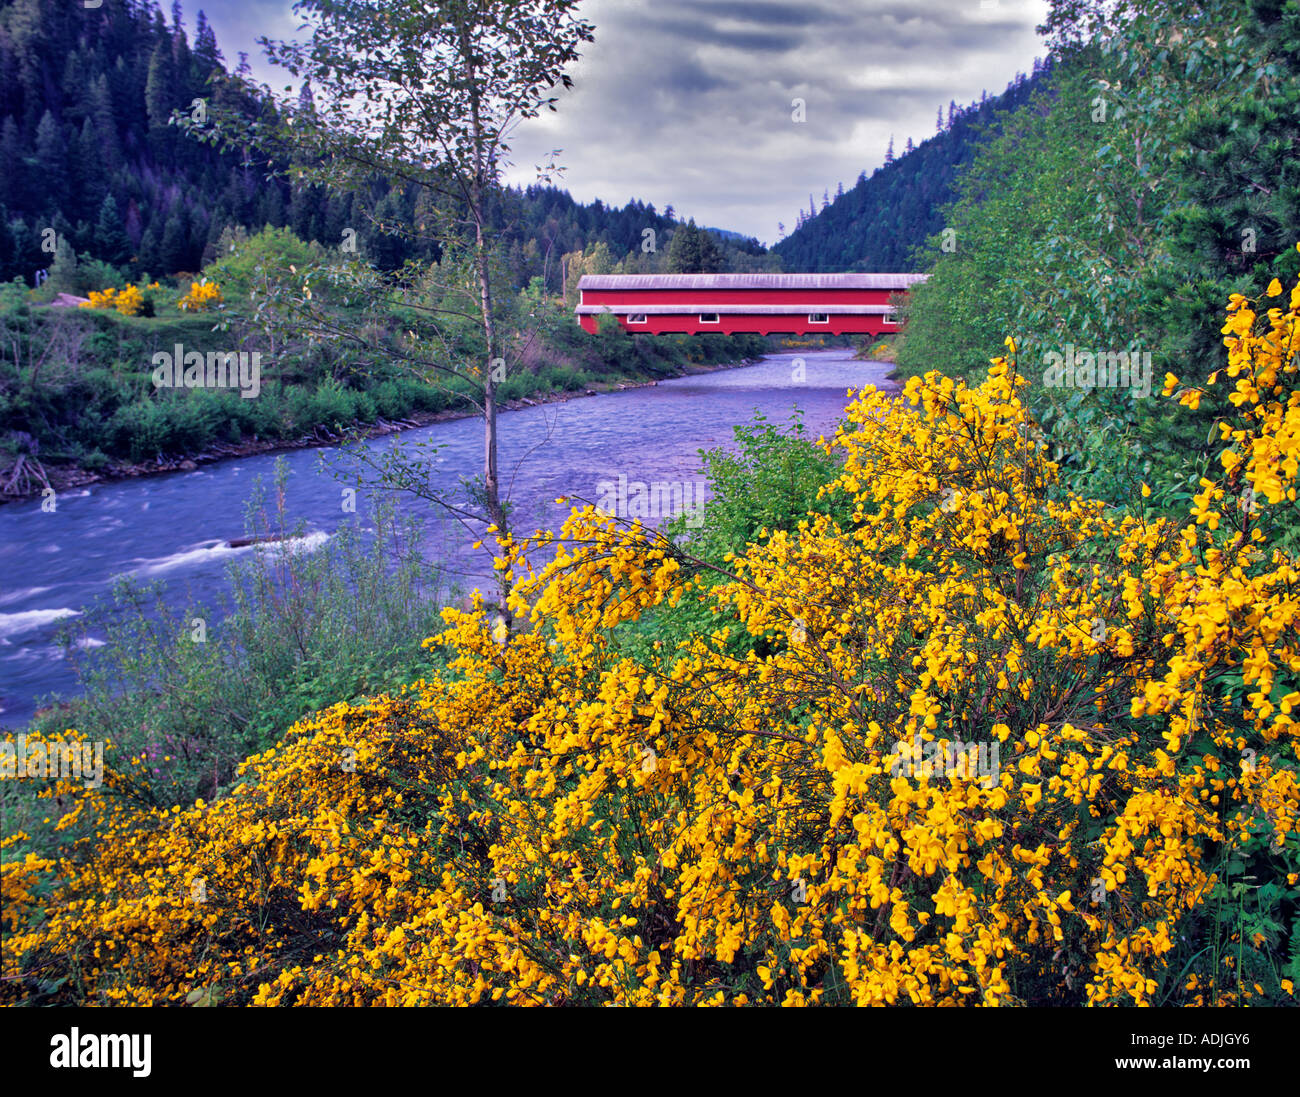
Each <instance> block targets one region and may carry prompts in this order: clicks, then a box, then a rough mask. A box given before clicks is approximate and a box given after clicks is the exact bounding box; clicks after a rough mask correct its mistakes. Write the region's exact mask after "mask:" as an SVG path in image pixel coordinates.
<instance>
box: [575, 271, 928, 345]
mask: <svg viewBox="0 0 1300 1097" xmlns="http://www.w3.org/2000/svg"><path fill="white" fill-rule="evenodd" d="M927 277H928V275H924V274H588V275H585V276H584V277H583V279H582V281H581V282H579V283H578V289H579V292H580V294H581V300H580V302H579V304H578V323H580V324H581V325H582V326H583V328H584V329H586V330H587V331H590V332H594V331H596V330H597V324H598V323H599V321H600V317H601V316H602V315H603V314H605V313H609V314H611V315H613V316H614V317H616V318H617V320H618V322H619V323H620V324H622V325H623V327H625V328H626V329H627V330H628V331H630V332H645V333H648V334H651V335H665V334H670V333H682V332H684V333H689V334H698V333H699V332H710V331H714V332H721V333H723V334H725V335H734V334H737V333H740V332H752V333H755V334H758V335H815V334H818V333H822V334H830V335H844V334H850V333H852V334H856V333H864V334H868V335H881V334H884V333H886V332H891V331H897V330H898V325H897V323H896V320H895V317H894V307H893V306H892V305H891V304H890V302H889V299H890V296H891V295H892V294H896V293H906V292H907V290H908V288H909V287H911V286H912V285H914V284H915V283H917V282H923V281H924V280H925V279H926V278H927Z"/></svg>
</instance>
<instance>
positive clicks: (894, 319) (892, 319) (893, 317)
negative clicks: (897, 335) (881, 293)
mask: <svg viewBox="0 0 1300 1097" xmlns="http://www.w3.org/2000/svg"><path fill="white" fill-rule="evenodd" d="M885 323H886V324H892V325H894V326H895V327H897V326H898V313H896V312H887V313H885Z"/></svg>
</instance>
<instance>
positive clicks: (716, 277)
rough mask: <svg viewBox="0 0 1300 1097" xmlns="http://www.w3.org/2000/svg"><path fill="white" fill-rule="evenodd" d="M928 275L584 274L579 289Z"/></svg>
mask: <svg viewBox="0 0 1300 1097" xmlns="http://www.w3.org/2000/svg"><path fill="white" fill-rule="evenodd" d="M929 277H930V276H929V275H928V274H584V275H583V276H582V279H581V280H580V281H579V282H578V288H579V289H580V290H629V289H906V288H907V287H908V286H911V285H914V284H915V283H917V282H924V281H925V280H926V279H927V278H929Z"/></svg>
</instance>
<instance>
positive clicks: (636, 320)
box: [627, 312, 646, 324]
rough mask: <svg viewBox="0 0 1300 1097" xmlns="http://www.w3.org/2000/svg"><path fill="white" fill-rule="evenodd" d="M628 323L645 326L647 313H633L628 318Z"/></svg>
mask: <svg viewBox="0 0 1300 1097" xmlns="http://www.w3.org/2000/svg"><path fill="white" fill-rule="evenodd" d="M627 322H628V323H629V324H644V323H645V322H646V320H645V313H644V312H634V313H632V314H631V315H629V316H628V318H627Z"/></svg>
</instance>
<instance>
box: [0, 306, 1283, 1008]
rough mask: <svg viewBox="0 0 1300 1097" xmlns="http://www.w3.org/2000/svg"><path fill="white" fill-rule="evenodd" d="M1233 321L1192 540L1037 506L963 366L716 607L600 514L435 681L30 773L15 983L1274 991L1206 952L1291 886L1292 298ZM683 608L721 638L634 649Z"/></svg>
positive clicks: (874, 410)
mask: <svg viewBox="0 0 1300 1097" xmlns="http://www.w3.org/2000/svg"><path fill="white" fill-rule="evenodd" d="M1225 334H1226V335H1227V338H1226V340H1225V342H1226V345H1227V348H1228V363H1229V364H1228V367H1227V371H1228V375H1229V377H1231V378H1235V380H1236V384H1237V389H1236V391H1237V392H1238V393H1240V394H1241V395H1242V399H1241V401H1240V402H1239V408H1240V417H1239V419H1238V420H1237V421H1235V422H1233V423H1225V424H1224V441H1225V442H1226V443H1228V445H1227V448H1226V449H1225V452H1224V456H1223V459H1222V465H1223V468H1224V476H1223V478H1221V479H1220V480H1217V481H1213V482H1211V481H1206V482H1204V483H1203V485H1202V488H1203V491H1202V494H1201V495H1200V496H1198V498H1197V500H1196V502H1195V504H1194V506H1193V507H1192V509H1191V513H1190V514H1189V515H1188V516H1187V517H1186V518H1185V519H1183V520H1174V519H1171V518H1168V517H1154V516H1150V515H1147V514H1146V513H1145V512H1144V511H1143V510H1142V509H1141V504H1140V501H1135V506H1134V512H1133V513H1132V514H1128V515H1120V514H1116V513H1114V512H1111V511H1108V510H1107V509H1106V508H1104V507H1103V506H1102V505H1101V504H1100V503H1096V502H1090V501H1088V500H1085V499H1080V498H1077V497H1074V496H1071V495H1068V494H1064V493H1062V492H1061V491H1060V490H1059V488H1058V486H1057V483H1056V472H1057V470H1056V467H1055V466H1054V465H1053V463H1052V462H1051V461H1049V460H1048V459H1047V457H1046V446H1045V445H1044V443H1043V442H1042V440H1041V438H1040V437H1039V435H1038V432H1037V430H1036V428H1035V426H1034V424H1033V423H1032V422H1031V421H1030V420H1029V419H1028V418H1027V416H1026V413H1025V409H1024V406H1023V405H1022V403H1021V400H1020V396H1019V393H1020V392H1021V390H1022V388H1023V386H1024V384H1025V382H1024V381H1023V379H1022V378H1021V377H1020V376H1018V375H1017V373H1016V370H1015V348H1014V346H1011V347H1010V352H1009V354H1008V355H1007V356H1006V357H1005V358H1002V359H998V360H996V361H995V362H994V364H993V367H992V369H991V370H990V371H989V374H988V378H987V380H986V381H985V382H984V383H983V384H982V385H980V386H979V387H968V386H966V385H965V384H964V383H962V382H960V381H953V380H950V379H947V378H944V377H941V376H939V375H937V374H930V375H928V376H926V377H925V378H923V379H916V380H913V381H911V382H909V383H908V384H907V386H906V388H905V390H904V393H903V398H902V399H898V398H896V397H893V396H890V395H888V394H884V393H880V392H876V391H874V390H873V389H867V390H866V391H864V392H862V393H860V394H859V395H858V396H857V397H856V398H855V399H854V400H853V402H852V403H851V404H850V405H849V408H848V411H847V418H846V424H845V426H844V427H843V428H842V429H841V430H840V431H839V432H837V434H836V436H835V438H834V439H833V440H832V441H831V442H830V443H828V446H829V447H830V448H831V449H832V450H833V451H834V452H836V453H838V454H839V455H840V456H841V457H842V459H843V465H842V470H841V472H840V474H839V475H838V476H837V477H836V478H835V479H834V480H833V482H831V483H829V484H827V485H826V486H825V488H824V489H823V491H824V492H825V493H827V494H828V495H833V496H835V497H837V498H839V499H840V500H842V501H845V502H848V503H850V504H851V507H850V508H849V513H851V520H848V521H845V520H843V519H842V518H841V520H839V521H837V520H836V519H835V518H834V517H833V516H831V515H823V514H810V515H809V516H808V517H807V519H806V520H804V521H802V522H801V523H800V524H799V527H798V529H797V530H795V531H792V532H776V533H772V534H770V535H769V536H767V537H765V538H764V539H763V540H762V543H761V544H758V545H754V546H751V547H750V548H749V549H748V550H747V551H746V552H745V554H744V555H743V556H739V557H735V558H733V559H729V560H728V561H727V563H728V565H729V568H730V572H729V575H728V577H727V579H726V581H725V582H723V583H721V584H719V585H715V586H713V587H712V588H711V589H709V590H708V591H707V592H704V587H705V583H704V579H705V577H706V576H707V575H708V573H709V569H708V567H707V566H706V565H704V564H703V563H702V562H701V561H698V560H695V559H693V558H692V557H691V556H690V555H689V554H688V553H686V552H685V551H684V550H683V549H681V548H680V547H678V546H676V545H674V544H671V543H669V542H667V541H665V540H663V539H661V538H659V537H658V536H657V535H656V534H654V533H651V532H647V531H645V530H643V529H641V528H640V526H639V525H634V526H632V527H631V528H624V527H622V526H621V525H620V524H619V523H618V522H617V520H616V519H614V518H612V517H609V516H606V515H603V514H601V513H599V512H597V511H596V510H595V509H594V508H591V507H588V508H586V509H584V510H580V511H575V512H574V513H573V514H572V515H571V516H570V518H569V520H568V521H567V522H566V524H565V526H564V528H563V530H562V531H561V532H560V534H559V535H558V536H552V535H549V534H548V535H539V536H538V537H536V538H531V539H529V540H527V541H522V542H519V543H514V542H512V541H509V540H505V539H503V540H502V541H501V556H500V559H499V560H498V567H499V568H500V569H502V570H508V571H510V572H511V573H512V574H513V575H514V576H515V577H517V578H518V579H519V583H518V585H517V587H516V590H515V594H514V596H513V602H514V604H513V609H514V611H515V613H516V615H517V617H518V618H519V619H520V620H527V621H529V622H531V625H532V627H531V629H530V630H528V631H527V632H526V633H524V634H522V635H519V636H516V637H514V638H512V639H509V640H508V642H506V638H504V637H499V636H496V635H494V630H493V622H492V621H491V620H490V619H489V617H488V615H487V614H486V613H485V612H484V610H483V608H482V605H481V603H476V605H475V608H474V609H473V610H472V611H471V612H462V611H458V610H447V611H445V612H444V615H443V616H444V619H445V621H446V626H447V627H446V629H445V631H444V632H443V633H442V634H441V635H439V636H438V637H436V638H434V639H432V640H430V641H428V643H430V644H439V645H442V646H444V647H445V648H446V649H447V650H448V652H449V653H450V655H451V657H452V658H451V661H450V663H449V666H448V670H447V671H446V672H444V673H443V674H442V675H441V676H440V677H438V678H437V679H431V680H429V681H426V682H421V683H418V684H416V685H415V686H413V687H412V688H410V689H408V690H407V691H405V692H403V693H402V694H400V695H398V696H384V697H379V698H375V699H372V700H370V701H367V702H365V703H362V704H354V705H346V704H340V705H336V706H334V707H333V708H330V709H328V710H326V711H324V712H321V713H319V714H317V715H316V716H314V717H311V718H310V719H307V720H304V721H302V722H300V723H299V724H297V725H296V726H295V727H294V728H293V729H292V730H291V732H290V733H289V734H288V735H287V736H286V737H285V739H284V740H283V741H282V742H281V743H280V744H279V745H277V746H276V747H275V748H273V749H272V750H270V751H268V752H266V753H265V754H263V755H260V756H257V757H254V758H251V759H249V760H248V761H247V762H246V763H245V765H244V767H243V770H242V772H241V776H240V778H239V780H238V782H237V784H236V785H235V786H234V787H233V788H232V789H231V790H229V792H228V793H227V794H226V795H225V796H224V797H222V798H221V799H219V800H217V801H216V802H215V803H211V804H205V803H202V802H200V803H197V804H195V805H194V806H192V807H189V808H180V807H176V808H160V807H157V806H153V805H151V804H149V803H148V802H147V797H146V796H145V795H144V794H143V793H142V792H141V786H140V785H139V783H138V782H134V781H133V779H132V777H131V772H132V769H133V767H134V766H137V765H138V764H139V763H140V760H139V759H136V760H131V759H127V760H126V761H125V762H124V763H123V764H121V765H120V766H119V767H118V768H117V769H114V770H109V771H107V772H106V774H105V781H104V784H103V786H102V787H101V788H100V789H98V790H86V789H82V788H76V787H72V786H71V785H67V784H63V785H59V784H56V785H52V786H51V787H50V789H48V790H47V791H48V795H49V796H50V797H51V799H52V800H54V799H56V798H57V799H58V800H61V801H62V803H63V807H62V808H61V810H62V811H63V813H64V814H63V817H62V819H61V821H60V823H59V825H60V826H61V827H63V828H64V829H65V831H66V832H67V833H68V834H69V835H75V836H77V837H75V840H73V841H71V842H70V845H69V847H68V849H67V850H66V851H65V852H64V853H63V855H62V856H61V857H60V858H59V859H58V862H57V864H52V863H51V861H50V860H42V859H41V858H37V857H34V856H27V857H25V858H23V859H18V858H17V856H16V855H15V856H14V857H13V859H12V860H8V861H6V863H5V865H4V876H3V887H4V897H5V923H4V931H5V932H4V949H3V969H2V971H0V975H2V976H3V978H2V979H0V1000H4V1001H6V1002H17V1001H40V1002H57V1001H91V1002H103V1003H152V1002H174V1003H180V1002H185V1001H191V1002H192V1001H195V1000H204V1001H225V1002H235V1003H256V1004H263V1005H281V1004H307V1005H325V1004H345V1005H346V1004H389V1005H397V1004H433V1003H454V1004H468V1003H481V1002H489V1001H498V1002H503V1003H513V1004H518V1005H524V1004H534V1005H546V1004H551V1005H558V1004H566V1003H587V1004H597V1003H599V1004H605V1003H626V1004H647V1005H648V1004H689V1005H732V1004H746V1003H773V1004H786V1005H815V1004H822V1003H827V1004H829V1003H856V1004H876V1003H886V1004H892V1003H907V1002H911V1003H916V1004H972V1005H977V1004H984V1005H1000V1004H1074V1003H1089V1004H1134V1003H1137V1004H1155V1003H1158V1002H1173V1003H1186V1004H1201V1003H1209V1002H1213V1003H1217V1004H1223V1003H1234V1002H1236V1003H1240V1002H1245V1001H1249V1000H1250V999H1249V996H1250V995H1253V994H1261V995H1264V996H1271V997H1274V998H1275V997H1278V996H1280V995H1283V994H1288V995H1289V994H1290V992H1291V986H1292V981H1291V978H1288V979H1286V980H1281V979H1277V978H1276V973H1275V975H1274V976H1272V977H1271V978H1272V979H1273V980H1274V981H1273V982H1272V983H1271V984H1270V985H1269V986H1267V987H1265V986H1263V984H1262V983H1261V984H1260V986H1259V987H1258V988H1256V987H1255V986H1254V985H1253V982H1254V981H1255V980H1254V979H1253V977H1252V985H1249V986H1248V985H1247V984H1246V983H1245V982H1244V980H1243V979H1242V977H1241V975H1242V969H1241V966H1240V965H1241V960H1240V957H1241V949H1242V948H1243V947H1246V946H1248V947H1249V948H1250V949H1258V948H1260V947H1262V946H1263V945H1265V944H1271V945H1272V946H1273V947H1274V949H1277V948H1279V947H1281V946H1280V945H1279V939H1278V938H1277V936H1276V935H1274V937H1273V939H1272V940H1271V941H1270V940H1269V932H1271V931H1268V932H1261V933H1260V935H1259V938H1258V939H1256V938H1255V937H1252V938H1251V940H1250V941H1249V942H1247V941H1245V940H1242V939H1241V934H1240V933H1237V935H1236V937H1237V939H1235V940H1233V939H1232V937H1231V933H1230V932H1225V931H1224V930H1223V929H1222V927H1221V925H1220V923H1219V922H1218V921H1217V920H1216V918H1215V916H1214V914H1213V910H1212V903H1211V897H1212V896H1214V895H1215V894H1217V893H1216V890H1215V889H1216V888H1218V887H1220V886H1221V884H1222V882H1223V880H1222V875H1223V873H1224V872H1227V871H1230V870H1229V869H1227V868H1225V867H1224V866H1227V865H1229V864H1230V863H1231V862H1232V859H1233V858H1236V859H1238V860H1241V859H1245V858H1249V861H1250V866H1251V868H1252V871H1253V872H1254V874H1255V876H1260V875H1264V876H1266V877H1267V879H1268V880H1269V881H1270V884H1272V883H1276V884H1277V886H1278V887H1285V888H1289V889H1290V890H1289V892H1288V893H1287V894H1288V896H1289V898H1288V899H1287V902H1290V903H1291V904H1294V903H1295V901H1296V898H1297V894H1298V893H1297V891H1296V882H1297V872H1298V871H1300V865H1298V864H1297V861H1298V860H1300V857H1298V852H1297V835H1296V831H1297V815H1298V814H1300V786H1298V783H1297V767H1296V740H1297V725H1296V721H1295V719H1294V718H1293V711H1294V708H1295V706H1296V705H1297V703H1300V688H1298V687H1297V686H1296V684H1295V683H1296V675H1297V672H1298V671H1300V596H1297V594H1296V593H1295V591H1296V583H1297V580H1300V574H1298V573H1297V569H1296V565H1295V563H1294V561H1293V558H1292V557H1291V555H1290V554H1289V553H1288V552H1286V551H1284V550H1283V549H1281V548H1279V547H1278V546H1277V545H1276V544H1274V543H1273V541H1272V540H1271V535H1270V530H1271V529H1272V526H1271V525H1270V522H1271V521H1272V519H1270V517H1269V514H1268V511H1269V508H1270V507H1275V506H1277V507H1280V506H1281V505H1282V504H1283V503H1284V502H1286V501H1293V500H1294V498H1295V486H1296V477H1297V469H1298V467H1300V429H1297V428H1300V418H1297V417H1300V391H1295V390H1294V389H1293V387H1292V382H1293V380H1294V374H1295V371H1296V367H1297V361H1296V350H1297V345H1298V343H1300V285H1298V286H1297V287H1296V288H1295V289H1293V290H1292V291H1291V293H1290V298H1289V304H1288V305H1287V307H1286V308H1282V307H1278V308H1273V309H1270V310H1269V311H1268V313H1267V315H1266V316H1258V315H1257V314H1256V313H1255V312H1254V310H1253V309H1252V308H1251V307H1250V302H1248V301H1246V300H1245V299H1241V300H1234V303H1233V306H1232V308H1231V310H1230V315H1229V321H1228V325H1227V328H1226V329H1225ZM1211 383H1217V379H1211ZM1184 398H1186V396H1185V397H1184ZM1244 486H1250V487H1251V488H1252V490H1253V491H1254V493H1255V494H1254V496H1250V497H1248V498H1249V499H1250V500H1252V502H1251V505H1249V506H1241V505H1236V502H1235V501H1236V500H1239V499H1240V498H1241V493H1242V490H1243V488H1244ZM832 509H833V511H834V513H836V514H840V515H843V514H844V513H845V508H843V507H839V508H832ZM534 560H535V561H539V563H537V564H536V565H534V564H533V561H534ZM543 560H544V561H545V562H544V563H541V562H540V561H543ZM687 597H707V598H708V599H710V600H711V603H712V605H713V606H714V608H715V609H716V611H717V622H718V623H717V627H716V629H713V630H711V631H710V630H705V631H704V632H702V633H701V634H699V635H694V636H690V637H686V638H684V639H682V640H681V642H680V644H679V645H678V646H677V649H676V650H667V648H666V646H665V647H664V648H663V649H661V651H660V653H659V656H660V657H659V658H658V660H657V661H647V662H645V663H642V664H638V663H637V662H634V661H633V660H632V659H630V658H628V657H626V656H625V655H623V654H622V653H621V650H620V648H619V644H618V639H619V634H620V629H621V628H622V627H623V626H624V625H626V624H627V623H629V622H632V621H635V620H637V619H638V618H640V617H641V616H642V615H644V614H646V613H647V612H650V613H653V612H654V610H655V609H656V607H660V606H663V605H665V604H669V605H673V604H676V603H677V602H678V601H679V600H680V599H682V598H687ZM736 630H743V633H744V636H745V637H746V638H747V643H746V644H744V645H741V647H740V648H738V647H737V645H736V644H735V643H734V641H735V639H736V637H735V635H733V634H734V633H735V632H736ZM738 651H740V654H737V652H738ZM958 742H960V743H961V744H964V745H972V744H978V745H979V746H978V750H975V751H974V752H973V753H971V754H965V755H964V759H965V760H964V761H962V760H961V759H962V757H963V751H961V750H959V749H958V748H957V746H956V744H957V743H958ZM900 750H914V751H915V752H916V754H918V755H920V757H921V760H922V762H923V764H921V765H914V766H909V765H900V764H899V761H900V758H901V755H900V753H899V752H900ZM945 756H946V757H945ZM976 756H978V758H979V764H978V765H976V764H975V757H976ZM940 758H943V759H944V764H942V765H938V764H937V761H938V760H939V759H940ZM994 760H996V764H990V765H988V766H986V765H985V764H984V763H985V762H986V761H988V762H993V761H994ZM930 761H935V762H936V765H935V766H934V767H933V768H932V767H930V765H929V762H930ZM948 763H951V764H948ZM16 848H18V847H15V849H16ZM1220 938H1223V944H1224V948H1222V949H1220V948H1219V947H1218V945H1217V943H1216V944H1215V947H1213V948H1208V947H1206V946H1207V945H1208V944H1210V943H1211V941H1213V942H1219V940H1220ZM1282 951H1283V952H1284V951H1285V949H1284V948H1282ZM1229 953H1230V954H1229ZM1183 957H1186V958H1187V962H1186V965H1184V963H1183ZM1175 958H1177V959H1178V961H1179V962H1178V964H1177V965H1175V964H1174V963H1172V962H1171V961H1172V960H1174V959H1175ZM1289 974H1290V975H1291V976H1292V978H1293V977H1294V973H1289Z"/></svg>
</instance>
